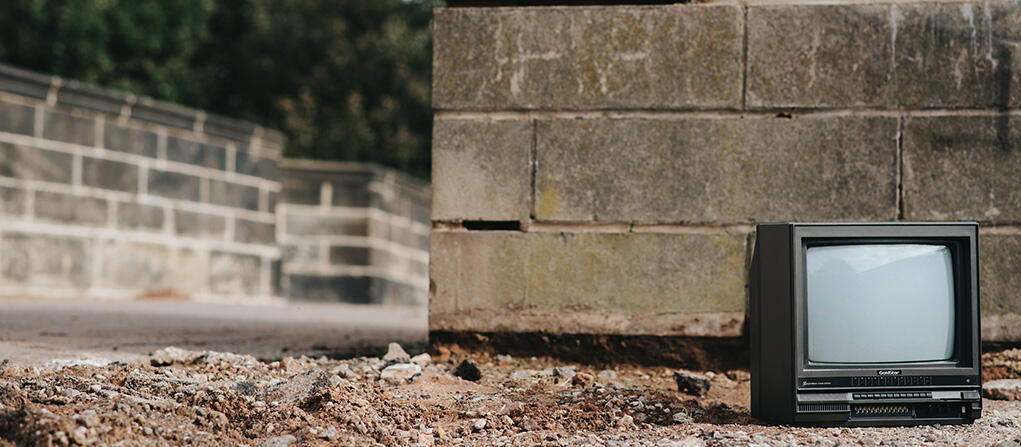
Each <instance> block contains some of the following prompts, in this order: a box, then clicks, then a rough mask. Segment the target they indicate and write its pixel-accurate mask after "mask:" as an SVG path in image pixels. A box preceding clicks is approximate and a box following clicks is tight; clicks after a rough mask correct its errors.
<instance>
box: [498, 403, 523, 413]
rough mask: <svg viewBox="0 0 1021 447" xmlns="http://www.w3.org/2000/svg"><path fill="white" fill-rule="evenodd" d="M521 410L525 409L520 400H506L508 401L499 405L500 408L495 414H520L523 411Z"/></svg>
mask: <svg viewBox="0 0 1021 447" xmlns="http://www.w3.org/2000/svg"><path fill="white" fill-rule="evenodd" d="M523 411H525V404H523V403H521V402H518V401H512V402H508V403H506V404H504V405H503V406H502V407H500V410H499V411H497V414H502V415H508V414H511V415H517V414H521V412H523Z"/></svg>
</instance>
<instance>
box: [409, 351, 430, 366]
mask: <svg viewBox="0 0 1021 447" xmlns="http://www.w3.org/2000/svg"><path fill="white" fill-rule="evenodd" d="M432 362H433V359H432V357H431V356H430V355H429V354H428V353H425V352H423V353H421V354H419V355H416V356H414V357H412V358H411V363H414V364H416V365H418V366H421V367H423V368H425V367H426V366H429V364H430V363H432Z"/></svg>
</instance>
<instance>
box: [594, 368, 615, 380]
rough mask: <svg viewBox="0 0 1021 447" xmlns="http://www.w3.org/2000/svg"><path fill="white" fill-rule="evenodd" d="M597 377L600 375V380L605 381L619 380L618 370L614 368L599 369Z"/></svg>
mask: <svg viewBox="0 0 1021 447" xmlns="http://www.w3.org/2000/svg"><path fill="white" fill-rule="evenodd" d="M596 377H598V378H599V380H605V381H610V380H617V371H614V370H612V369H604V370H602V371H599V374H598V375H597V376H596Z"/></svg>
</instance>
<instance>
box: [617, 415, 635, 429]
mask: <svg viewBox="0 0 1021 447" xmlns="http://www.w3.org/2000/svg"><path fill="white" fill-rule="evenodd" d="M634 425H635V418H633V417H631V415H630V414H625V415H623V416H621V417H619V418H617V426H618V427H621V428H628V427H631V426H634Z"/></svg>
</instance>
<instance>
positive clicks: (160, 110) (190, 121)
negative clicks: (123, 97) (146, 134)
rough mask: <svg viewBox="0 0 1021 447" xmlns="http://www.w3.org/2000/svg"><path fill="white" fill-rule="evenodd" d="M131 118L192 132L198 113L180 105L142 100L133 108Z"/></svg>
mask: <svg viewBox="0 0 1021 447" xmlns="http://www.w3.org/2000/svg"><path fill="white" fill-rule="evenodd" d="M131 118H132V119H137V120H141V121H148V122H150V123H154V124H161V125H164V126H170V127H176V128H179V129H187V130H192V129H194V128H195V120H196V119H197V118H198V111H197V110H194V109H189V108H187V107H181V106H179V105H175V104H170V103H165V102H158V101H154V100H152V99H149V98H141V99H139V100H138V102H136V103H135V104H134V105H133V106H131Z"/></svg>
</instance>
